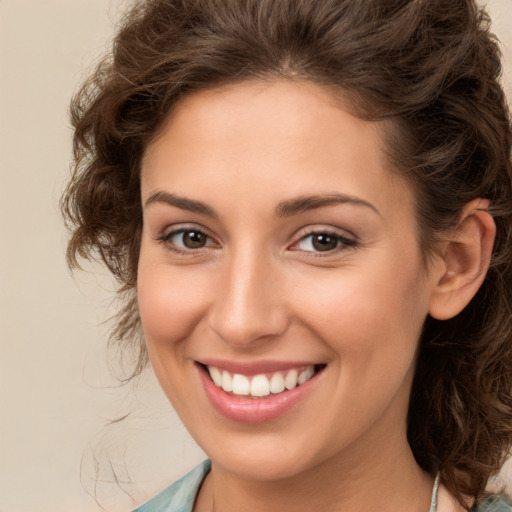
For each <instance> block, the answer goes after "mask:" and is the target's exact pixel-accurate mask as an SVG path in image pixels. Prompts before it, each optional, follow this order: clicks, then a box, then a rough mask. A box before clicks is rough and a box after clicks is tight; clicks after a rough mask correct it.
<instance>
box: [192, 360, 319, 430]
mask: <svg viewBox="0 0 512 512" xmlns="http://www.w3.org/2000/svg"><path fill="white" fill-rule="evenodd" d="M212 366H215V365H213V364H212ZM294 367H295V366H294ZM197 368H198V371H199V375H200V378H201V383H202V384H203V388H204V390H205V392H206V396H207V397H208V398H209V400H210V402H211V403H212V405H213V407H214V408H215V409H216V410H217V411H218V412H219V413H220V414H222V415H223V416H224V417H226V418H227V419H229V420H231V421H236V422H240V423H252V424H255V423H263V422H265V421H271V420H274V419H277V418H279V417H280V416H283V415H284V414H286V413H287V412H288V411H289V410H290V409H292V408H293V407H295V406H296V405H297V404H298V403H299V402H300V401H301V400H302V399H303V398H304V397H305V396H306V395H307V394H308V393H309V392H310V391H311V389H312V388H313V386H314V385H315V383H316V381H317V377H318V376H319V375H320V373H322V372H319V373H316V374H315V375H314V376H313V377H311V379H309V380H308V381H307V382H305V383H304V384H302V385H300V386H298V387H296V388H295V389H292V390H291V391H284V392H283V393H279V394H276V395H269V396H268V397H265V398H254V399H253V398H244V397H239V396H234V395H231V394H229V393H226V392H225V391H224V390H223V389H221V388H218V387H217V386H216V385H215V384H214V383H213V381H212V380H211V379H210V376H209V375H208V373H207V371H206V370H205V369H204V368H202V367H201V366H200V365H197ZM286 368H290V366H289V365H288V366H287V367H286ZM226 369H227V368H226ZM227 370H228V371H230V370H229V369H227ZM273 371H278V370H273ZM259 373H266V372H264V371H262V372H259ZM246 375H249V374H247V373H246Z"/></svg>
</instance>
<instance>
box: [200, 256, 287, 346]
mask: <svg viewBox="0 0 512 512" xmlns="http://www.w3.org/2000/svg"><path fill="white" fill-rule="evenodd" d="M282 281H283V279H281V278H280V276H279V271H278V269H276V268H275V265H274V266H273V265H272V264H271V263H270V262H269V261H268V259H265V258H263V257H261V256H258V254H257V253H255V252H250V251H245V252H244V253H243V254H238V255H236V256H233V258H231V261H230V262H229V263H227V262H226V265H225V267H224V269H223V271H222V272H221V273H220V274H219V283H220V285H219V289H218V293H217V294H216V296H215V298H214V300H213V304H212V307H211V309H210V315H209V323H210V328H211V329H212V330H213V331H214V332H215V333H216V334H217V335H218V336H219V337H220V338H222V340H223V341H224V342H225V343H227V344H229V345H231V346H232V347H235V348H249V347H255V346H261V344H262V343H264V342H265V341H268V340H272V339H275V337H277V336H279V335H281V334H282V333H283V332H284V331H285V330H286V329H287V326H288V321H289V320H288V314H287V310H286V306H285V300H284V298H285V294H284V290H283V286H282V284H283V283H282Z"/></svg>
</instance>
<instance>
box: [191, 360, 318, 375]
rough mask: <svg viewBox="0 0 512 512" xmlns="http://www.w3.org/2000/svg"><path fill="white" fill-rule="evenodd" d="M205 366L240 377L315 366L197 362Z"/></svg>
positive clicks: (302, 363)
mask: <svg viewBox="0 0 512 512" xmlns="http://www.w3.org/2000/svg"><path fill="white" fill-rule="evenodd" d="M198 363H201V364H203V365H205V366H215V368H219V369H221V370H227V371H228V372H230V373H240V374H242V375H247V376H251V375H259V374H263V373H275V372H282V371H285V370H291V369H292V368H306V367H307V366H312V365H315V364H317V363H316V362H310V361H238V362H237V361H225V360H223V359H201V360H200V361H198Z"/></svg>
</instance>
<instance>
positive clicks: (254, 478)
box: [63, 0, 512, 512]
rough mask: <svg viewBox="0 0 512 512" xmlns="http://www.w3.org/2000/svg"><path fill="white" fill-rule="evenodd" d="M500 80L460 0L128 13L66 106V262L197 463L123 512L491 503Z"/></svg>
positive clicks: (511, 231)
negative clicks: (108, 281) (96, 284)
mask: <svg viewBox="0 0 512 512" xmlns="http://www.w3.org/2000/svg"><path fill="white" fill-rule="evenodd" d="M499 74H500V60H499V52H498V49H497V45H496V43H495V41H494V39H493V37H492V35H491V34H490V33H489V32H488V20H487V17H486V15H485V13H484V12H482V11H479V10H478V8H477V7H476V5H475V4H474V2H473V1H470V0H429V1H428V2H425V1H420V0H397V1H394V2H389V1H385V0H369V1H367V2H360V1H358V0H322V1H318V2H310V1H309V0H277V1H276V0H151V1H146V2H140V4H139V5H136V6H135V7H134V8H133V10H132V11H131V12H130V13H129V14H128V15H127V17H126V19H125V21H124V24H123V26H122V27H121V29H120V31H119V34H118V36H117V38H116V40H115V45H114V50H113V56H112V58H111V59H107V60H106V61H105V62H104V63H103V64H102V65H101V66H100V67H99V69H98V70H97V72H96V73H95V75H94V76H93V77H92V78H91V79H90V80H89V82H88V83H87V84H85V86H84V87H83V89H82V90H81V91H80V92H79V94H78V95H77V96H76V98H75V100H74V103H73V105H72V114H73V122H74V126H75V139H74V143H75V145H74V149H75V161H76V166H75V172H74V175H73V177H72V180H71V182H70V184H69V187H68V190H67V192H66V194H65V197H64V199H63V210H64V213H65V215H66V218H67V220H68V223H69V227H70V229H71V230H72V238H71V240H70V244H69V249H68V258H69V262H70V264H71V265H76V263H77V260H76V258H77V256H80V257H92V256H94V255H95V254H96V255H99V256H100V257H101V258H102V259H103V261H104V262H105V263H106V265H107V266H108V268H109V269H110V270H111V271H112V272H113V273H114V275H115V276H116V277H117V279H118V280H119V282H120V284H121V288H120V294H121V295H122V297H123V298H124V300H125V306H124V309H122V310H121V312H120V317H119V323H118V326H117V329H116V331H115V332H114V337H115V338H116V339H117V340H119V341H125V342H126V340H131V341H132V342H136V338H137V333H138V330H139V327H140V326H141V327H142V329H143V334H144V336H143V337H144V342H143V343H140V345H139V350H140V357H139V363H138V365H137V367H136V368H135V370H134V374H135V373H138V372H140V371H141V370H142V368H143V367H144V366H145V364H146V359H147V355H148V356H149V360H150V361H151V365H152V367H153V369H154V371H155V373H156V375H157V377H158V379H159V382H160V384H161V386H162V388H163V390H164V392H165V393H166V394H167V396H168V397H169V399H170V401H171V402H172V404H173V406H174V407H175V408H176V410H177V412H178V414H179V415H180V417H181V419H182V421H183V422H184V424H185V426H186V427H187V428H188V429H189V431H190V433H191V434H192V435H193V437H194V438H195V439H196V441H197V442H198V443H199V445H200V446H201V447H202V448H203V449H204V451H205V452H206V453H207V454H208V456H209V458H210V460H208V461H206V462H205V463H204V464H202V465H201V466H200V467H199V468H196V469H195V470H194V471H193V472H192V473H190V474H189V475H187V476H186V477H185V478H184V479H182V480H181V481H179V482H177V483H176V484H174V485H173V486H171V487H170V488H168V489H166V490H165V491H163V492H162V493H161V494H160V495H158V496H157V497H156V498H154V499H153V500H151V501H150V502H148V503H147V504H145V505H143V506H141V507H140V508H139V509H137V510H139V511H140V512H149V511H157V510H158V511H163V510H165V511H192V510H193V511H195V512H206V511H216V512H219V511H221V512H227V511H262V510H264V511H274V510H279V511H282V510H293V511H310V510H322V511H340V510H343V511H361V510H379V511H394V512H396V511H404V512H405V511H407V512H416V511H417V512H426V511H427V510H429V507H430V510H431V511H438V512H449V511H461V510H480V511H483V510H493V511H501V510H512V508H511V507H510V505H508V504H507V502H506V500H505V499H504V498H503V499H501V498H498V497H495V496H494V497H488V496H486V494H485V487H486V483H487V481H488V479H489V477H490V476H492V475H493V474H495V473H496V472H497V471H498V470H499V468H500V467H501V465H502V464H503V462H504V459H505V457H506V454H507V453H508V450H509V448H510V444H511V440H512V397H511V394H510V384H511V383H510V376H511V375H512V372H511V370H512V368H511V363H512V354H511V350H512V343H511V341H512V320H511V314H510V312H511V310H512V247H511V246H512V223H511V219H512V166H511V160H510V154H511V128H510V120H509V114H508V110H507V107H506V101H505V98H504V95H503V92H502V90H501V88H500V86H499V84H498V82H497V79H498V77H499Z"/></svg>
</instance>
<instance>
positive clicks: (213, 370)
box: [208, 366, 222, 388]
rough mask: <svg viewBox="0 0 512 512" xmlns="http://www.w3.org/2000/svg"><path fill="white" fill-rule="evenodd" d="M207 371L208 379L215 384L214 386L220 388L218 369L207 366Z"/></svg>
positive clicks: (220, 375)
mask: <svg viewBox="0 0 512 512" xmlns="http://www.w3.org/2000/svg"><path fill="white" fill-rule="evenodd" d="M208 371H209V372H210V377H211V378H212V380H213V382H215V385H216V386H217V387H219V388H220V387H221V386H222V373H221V371H220V370H219V369H218V368H215V366H208Z"/></svg>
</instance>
